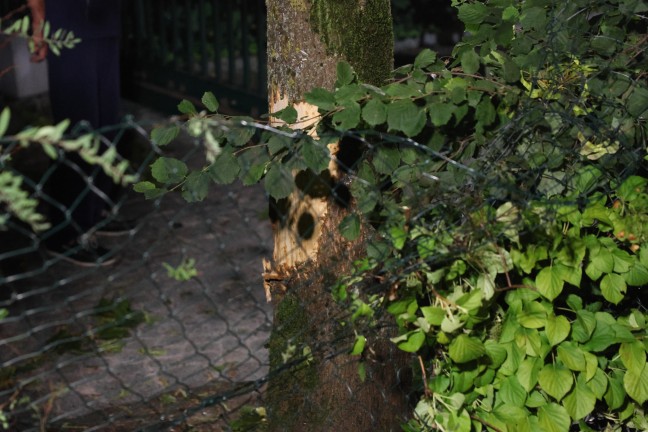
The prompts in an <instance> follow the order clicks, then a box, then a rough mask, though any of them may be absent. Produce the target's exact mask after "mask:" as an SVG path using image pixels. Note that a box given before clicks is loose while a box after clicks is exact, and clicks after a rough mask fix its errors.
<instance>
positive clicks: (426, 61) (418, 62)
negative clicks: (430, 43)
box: [414, 48, 436, 69]
mask: <svg viewBox="0 0 648 432" xmlns="http://www.w3.org/2000/svg"><path fill="white" fill-rule="evenodd" d="M435 61H436V52H434V51H432V50H431V49H429V48H424V49H423V50H422V51H421V52H420V53H418V55H417V56H416V59H414V67H417V68H421V69H422V68H425V67H428V66H430V65H431V64H433V63H434V62H435Z"/></svg>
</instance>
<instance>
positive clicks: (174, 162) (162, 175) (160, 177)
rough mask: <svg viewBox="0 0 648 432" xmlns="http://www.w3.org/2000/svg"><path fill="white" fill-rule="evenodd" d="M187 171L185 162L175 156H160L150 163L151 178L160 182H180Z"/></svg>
mask: <svg viewBox="0 0 648 432" xmlns="http://www.w3.org/2000/svg"><path fill="white" fill-rule="evenodd" d="M187 171H189V169H188V168H187V164H185V163H184V162H182V161H180V160H178V159H175V158H167V157H161V158H159V159H158V160H156V161H155V162H153V164H152V165H151V174H152V175H153V178H154V179H155V180H157V181H158V182H160V183H162V184H174V183H180V182H181V181H182V180H184V178H185V176H186V175H187Z"/></svg>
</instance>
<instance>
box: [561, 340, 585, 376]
mask: <svg viewBox="0 0 648 432" xmlns="http://www.w3.org/2000/svg"><path fill="white" fill-rule="evenodd" d="M557 353H558V360H560V361H561V362H562V363H563V364H564V365H565V366H567V367H568V368H569V369H571V370H573V371H584V370H585V367H586V364H585V357H584V356H583V352H582V351H581V350H580V348H578V346H576V345H575V344H574V343H572V342H563V343H561V344H560V345H558V349H557Z"/></svg>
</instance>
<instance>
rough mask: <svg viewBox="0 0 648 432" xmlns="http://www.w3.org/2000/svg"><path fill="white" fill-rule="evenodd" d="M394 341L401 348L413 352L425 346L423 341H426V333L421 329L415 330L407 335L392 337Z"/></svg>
mask: <svg viewBox="0 0 648 432" xmlns="http://www.w3.org/2000/svg"><path fill="white" fill-rule="evenodd" d="M392 342H395V343H396V345H397V346H398V348H399V349H401V350H403V351H405V352H410V353H413V352H416V351H418V350H419V349H420V348H421V347H422V346H423V342H425V333H423V332H422V331H421V330H420V329H419V330H414V331H411V332H409V333H407V334H406V335H403V336H401V337H398V338H394V339H392Z"/></svg>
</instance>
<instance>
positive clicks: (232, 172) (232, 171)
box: [208, 148, 241, 184]
mask: <svg viewBox="0 0 648 432" xmlns="http://www.w3.org/2000/svg"><path fill="white" fill-rule="evenodd" d="M228 150H231V148H228ZM240 171H241V167H239V164H238V161H237V160H236V158H235V157H234V155H232V153H230V152H229V151H223V152H222V153H221V154H220V155H218V156H217V157H216V159H215V160H214V163H212V164H211V166H210V167H209V170H208V173H209V177H210V178H211V179H212V181H213V182H215V183H218V184H230V183H232V182H233V181H234V180H236V177H238V175H239V172H240Z"/></svg>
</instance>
